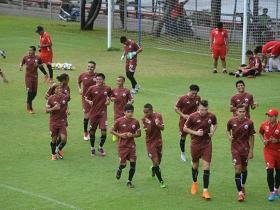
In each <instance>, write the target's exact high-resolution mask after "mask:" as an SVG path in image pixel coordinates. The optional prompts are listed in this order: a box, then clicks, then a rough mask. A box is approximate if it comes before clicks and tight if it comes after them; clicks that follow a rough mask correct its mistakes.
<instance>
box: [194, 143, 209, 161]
mask: <svg viewBox="0 0 280 210" xmlns="http://www.w3.org/2000/svg"><path fill="white" fill-rule="evenodd" d="M191 156H192V161H193V162H198V161H199V159H200V158H201V159H202V160H205V161H207V162H209V163H210V162H211V159H212V142H210V143H208V144H203V145H198V144H191Z"/></svg>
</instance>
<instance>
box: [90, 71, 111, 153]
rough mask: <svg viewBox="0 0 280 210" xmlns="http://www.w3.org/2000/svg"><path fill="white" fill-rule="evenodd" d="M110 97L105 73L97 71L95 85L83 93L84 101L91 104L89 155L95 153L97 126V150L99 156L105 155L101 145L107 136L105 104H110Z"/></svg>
mask: <svg viewBox="0 0 280 210" xmlns="http://www.w3.org/2000/svg"><path fill="white" fill-rule="evenodd" d="M110 97H111V88H110V87H109V86H107V85H105V75H104V74H102V73H98V74H97V75H96V85H94V86H91V87H90V88H89V89H88V90H87V92H86V94H85V101H86V102H87V103H89V105H90V106H91V107H90V110H89V121H90V131H89V136H90V144H91V156H95V155H96V152H95V147H94V145H95V133H96V130H97V127H98V126H99V129H100V130H101V137H100V144H99V148H98V151H99V153H100V155H101V156H105V155H106V153H105V151H104V149H103V145H104V144H105V141H106V137H107V124H108V123H107V106H108V105H109V104H110Z"/></svg>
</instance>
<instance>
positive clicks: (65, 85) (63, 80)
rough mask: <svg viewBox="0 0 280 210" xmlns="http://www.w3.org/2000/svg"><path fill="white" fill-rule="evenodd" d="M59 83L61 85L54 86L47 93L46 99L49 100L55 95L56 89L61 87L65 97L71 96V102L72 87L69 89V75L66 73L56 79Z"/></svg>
mask: <svg viewBox="0 0 280 210" xmlns="http://www.w3.org/2000/svg"><path fill="white" fill-rule="evenodd" d="M56 79H57V81H58V82H59V83H57V84H53V85H52V86H51V87H50V88H49V89H48V91H47V93H46V94H45V98H46V99H48V98H49V97H50V96H51V95H53V94H54V93H55V88H56V87H57V86H61V88H62V93H63V94H65V95H68V96H69V100H70V98H71V97H70V87H69V85H68V84H69V75H68V74H66V73H63V74H61V75H59V76H57V77H56Z"/></svg>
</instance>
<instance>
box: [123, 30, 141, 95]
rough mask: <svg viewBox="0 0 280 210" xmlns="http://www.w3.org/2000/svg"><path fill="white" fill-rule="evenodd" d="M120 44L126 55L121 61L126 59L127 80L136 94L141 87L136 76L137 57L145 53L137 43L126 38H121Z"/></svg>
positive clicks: (132, 91)
mask: <svg viewBox="0 0 280 210" xmlns="http://www.w3.org/2000/svg"><path fill="white" fill-rule="evenodd" d="M120 42H121V43H122V44H123V47H124V53H123V55H122V57H121V60H123V59H124V58H126V63H125V71H126V76H127V78H128V79H129V80H130V82H131V86H132V90H131V93H132V94H136V93H137V92H138V91H139V89H140V86H139V85H138V84H137V82H136V80H135V78H134V74H135V70H136V66H137V55H138V54H139V53H141V52H142V51H143V48H142V47H140V46H139V45H138V44H137V43H136V42H135V41H133V40H131V39H127V38H126V37H125V36H122V37H121V38H120Z"/></svg>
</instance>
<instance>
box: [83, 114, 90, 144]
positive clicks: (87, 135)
mask: <svg viewBox="0 0 280 210" xmlns="http://www.w3.org/2000/svg"><path fill="white" fill-rule="evenodd" d="M88 122H89V119H88V113H84V120H83V125H84V140H85V141H88V140H89V133H88Z"/></svg>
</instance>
